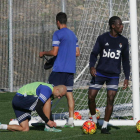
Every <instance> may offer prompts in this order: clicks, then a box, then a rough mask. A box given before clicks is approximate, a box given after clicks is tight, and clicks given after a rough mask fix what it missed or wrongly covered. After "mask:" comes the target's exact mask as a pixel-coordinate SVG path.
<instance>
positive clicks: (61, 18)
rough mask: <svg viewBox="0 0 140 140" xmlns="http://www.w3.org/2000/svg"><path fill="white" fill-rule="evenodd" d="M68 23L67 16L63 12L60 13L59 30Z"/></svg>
mask: <svg viewBox="0 0 140 140" xmlns="http://www.w3.org/2000/svg"><path fill="white" fill-rule="evenodd" d="M66 23H67V15H66V14H65V13H63V12H60V13H58V14H57V15H56V24H57V27H58V29H60V24H66Z"/></svg>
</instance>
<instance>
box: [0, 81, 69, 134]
mask: <svg viewBox="0 0 140 140" xmlns="http://www.w3.org/2000/svg"><path fill="white" fill-rule="evenodd" d="M66 91H67V89H66V87H65V86H64V85H58V86H55V87H53V86H52V85H51V84H47V83H43V82H34V83H30V84H27V85H24V86H23V87H21V88H20V89H19V90H18V92H17V93H16V95H15V96H14V98H13V101H12V106H13V109H14V112H15V115H16V118H17V120H18V122H19V125H7V124H0V129H7V130H10V131H15V130H16V131H29V120H30V119H31V112H32V111H34V110H36V112H37V113H38V115H39V116H40V117H41V118H42V119H43V120H44V121H45V123H46V127H45V129H44V130H45V131H54V132H60V131H61V130H58V129H55V128H54V127H56V123H55V122H54V121H52V120H50V114H51V97H54V98H61V97H62V96H64V95H65V94H66Z"/></svg>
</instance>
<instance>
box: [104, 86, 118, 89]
mask: <svg viewBox="0 0 140 140" xmlns="http://www.w3.org/2000/svg"><path fill="white" fill-rule="evenodd" d="M106 88H107V89H108V88H112V89H118V85H106Z"/></svg>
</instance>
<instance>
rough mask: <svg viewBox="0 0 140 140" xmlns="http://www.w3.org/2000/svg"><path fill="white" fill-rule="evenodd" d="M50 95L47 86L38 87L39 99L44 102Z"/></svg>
mask: <svg viewBox="0 0 140 140" xmlns="http://www.w3.org/2000/svg"><path fill="white" fill-rule="evenodd" d="M51 95H52V90H51V88H49V87H48V86H45V85H42V87H41V89H40V94H39V99H40V100H41V101H42V102H43V103H45V102H46V101H47V100H48V99H49V98H50V97H51Z"/></svg>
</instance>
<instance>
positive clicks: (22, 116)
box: [17, 113, 31, 121]
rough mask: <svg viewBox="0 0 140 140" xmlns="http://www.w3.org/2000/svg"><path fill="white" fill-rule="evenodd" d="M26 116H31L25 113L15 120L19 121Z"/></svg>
mask: <svg viewBox="0 0 140 140" xmlns="http://www.w3.org/2000/svg"><path fill="white" fill-rule="evenodd" d="M27 116H31V115H30V114H29V113H25V114H23V115H21V116H20V117H18V118H17V120H18V121H21V120H22V119H24V118H26V117H27Z"/></svg>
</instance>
